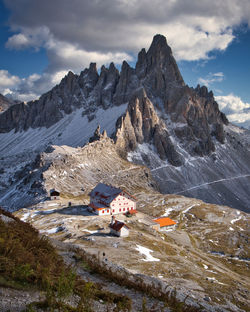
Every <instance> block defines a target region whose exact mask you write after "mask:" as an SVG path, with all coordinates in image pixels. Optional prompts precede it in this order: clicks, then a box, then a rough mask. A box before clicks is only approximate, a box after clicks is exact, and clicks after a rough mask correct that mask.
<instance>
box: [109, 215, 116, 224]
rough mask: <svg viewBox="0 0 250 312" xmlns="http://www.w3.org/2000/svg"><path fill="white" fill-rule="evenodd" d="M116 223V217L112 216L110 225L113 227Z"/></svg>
mask: <svg viewBox="0 0 250 312" xmlns="http://www.w3.org/2000/svg"><path fill="white" fill-rule="evenodd" d="M114 223H115V216H112V217H111V224H110V225H113V224H114Z"/></svg>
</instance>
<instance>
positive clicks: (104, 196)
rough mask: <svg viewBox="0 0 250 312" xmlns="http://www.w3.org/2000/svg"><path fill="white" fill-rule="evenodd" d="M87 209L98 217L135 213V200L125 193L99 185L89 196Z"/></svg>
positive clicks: (109, 186)
mask: <svg viewBox="0 0 250 312" xmlns="http://www.w3.org/2000/svg"><path fill="white" fill-rule="evenodd" d="M89 196H90V204H89V208H90V210H91V211H92V212H94V213H96V214H97V215H99V216H105V215H116V214H121V213H126V212H128V211H136V198H135V197H134V196H133V195H131V194H129V193H128V192H127V191H125V190H122V189H120V188H116V187H114V186H111V185H107V184H104V183H99V184H98V185H97V186H96V187H95V188H94V189H93V190H92V191H91V192H90V194H89Z"/></svg>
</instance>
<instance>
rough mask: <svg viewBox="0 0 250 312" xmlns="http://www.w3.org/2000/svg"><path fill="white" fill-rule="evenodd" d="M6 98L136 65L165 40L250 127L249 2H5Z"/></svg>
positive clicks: (0, 73) (1, 68)
mask: <svg viewBox="0 0 250 312" xmlns="http://www.w3.org/2000/svg"><path fill="white" fill-rule="evenodd" d="M0 24H1V28H0V93H3V94H4V95H12V97H16V98H19V99H21V100H23V101H27V100H31V99H35V98H37V97H38V96H39V95H41V94H42V93H43V92H45V91H48V90H49V89H50V88H51V87H52V86H54V85H55V84H56V83H58V82H59V81H60V79H61V78H62V77H63V76H64V75H65V74H66V73H67V71H68V70H72V71H74V72H75V73H79V72H80V71H81V70H83V69H84V68H85V67H87V66H88V65H89V63H90V62H96V63H97V65H98V66H99V67H100V66H101V65H102V64H109V63H110V62H111V61H114V62H115V63H116V64H117V66H119V65H120V64H121V62H122V61H123V60H124V59H125V60H127V61H128V62H129V63H130V64H131V65H134V63H135V61H136V57H137V53H138V52H139V51H140V49H141V48H142V47H145V48H146V49H147V48H148V47H149V45H150V43H151V41H152V38H153V36H154V35H155V34H157V33H160V34H163V35H165V36H166V38H167V41H168V44H169V45H170V46H171V47H172V50H173V53H174V56H175V58H176V60H177V62H178V65H179V67H180V70H181V73H182V75H183V77H184V80H185V81H186V83H187V84H189V85H190V86H194V87H195V86H196V85H197V84H198V83H199V84H202V85H206V86H207V87H208V88H209V89H211V90H213V91H214V94H215V95H216V99H217V101H218V102H219V104H220V107H221V109H222V110H223V111H224V112H226V113H227V115H228V117H229V119H230V120H231V121H233V122H236V123H238V124H240V125H244V126H249V127H250V78H249V74H250V1H249V0H202V1H201V0H154V1H152V0H53V1H52V0H42V1H41V0H0Z"/></svg>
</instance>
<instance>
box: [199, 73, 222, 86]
mask: <svg viewBox="0 0 250 312" xmlns="http://www.w3.org/2000/svg"><path fill="white" fill-rule="evenodd" d="M223 80H224V74H223V73H222V72H218V73H209V74H208V75H207V76H206V77H205V78H201V77H200V78H199V79H198V83H199V84H201V85H205V86H207V87H210V86H211V85H212V84H214V83H217V82H222V81H223Z"/></svg>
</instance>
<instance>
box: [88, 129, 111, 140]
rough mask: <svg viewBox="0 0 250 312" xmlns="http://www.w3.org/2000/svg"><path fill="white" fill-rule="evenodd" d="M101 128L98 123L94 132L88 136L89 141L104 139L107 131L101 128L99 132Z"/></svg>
mask: <svg viewBox="0 0 250 312" xmlns="http://www.w3.org/2000/svg"><path fill="white" fill-rule="evenodd" d="M100 130H101V127H100V125H99V126H98V127H97V128H96V130H95V132H94V134H93V136H92V137H90V139H89V143H92V142H95V141H100V140H102V139H106V138H107V137H108V136H107V132H106V130H103V132H102V133H101V132H100Z"/></svg>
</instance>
